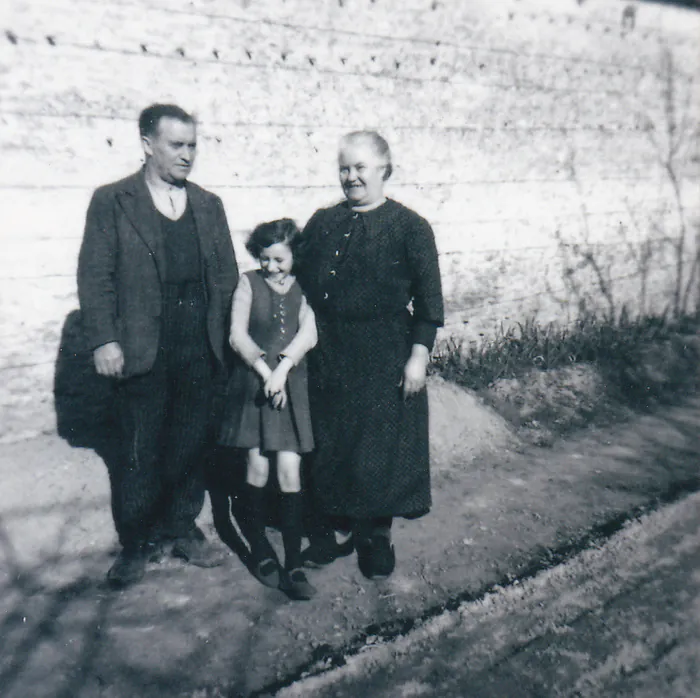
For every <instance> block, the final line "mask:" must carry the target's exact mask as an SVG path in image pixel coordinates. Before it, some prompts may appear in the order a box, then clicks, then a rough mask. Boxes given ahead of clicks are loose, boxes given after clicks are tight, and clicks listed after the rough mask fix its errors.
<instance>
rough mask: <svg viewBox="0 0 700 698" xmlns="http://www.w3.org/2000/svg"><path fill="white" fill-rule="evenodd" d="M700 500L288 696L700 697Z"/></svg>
mask: <svg viewBox="0 0 700 698" xmlns="http://www.w3.org/2000/svg"><path fill="white" fill-rule="evenodd" d="M699 609H700V494H694V495H690V496H688V497H687V498H685V499H683V500H681V501H680V502H677V503H675V504H672V505H669V506H667V507H666V508H664V509H661V510H660V511H657V512H654V513H653V514H651V515H648V516H645V517H643V518H642V519H641V520H640V521H635V522H633V523H631V524H630V525H629V526H626V527H625V528H624V530H622V531H621V532H619V533H617V534H616V535H614V536H613V537H612V538H611V539H609V540H608V541H606V542H605V544H604V545H603V546H601V547H594V548H590V549H588V550H586V551H585V552H583V553H580V554H579V555H577V556H575V557H574V558H573V559H572V560H570V561H569V562H567V563H564V564H561V565H558V566H556V567H554V568H552V569H550V570H546V571H544V572H541V573H540V574H538V575H536V576H535V577H533V578H531V579H528V580H526V581H525V582H524V583H522V584H515V585H511V586H509V587H508V588H506V589H501V590H497V591H494V592H492V593H489V594H487V595H485V597H483V598H482V599H479V600H478V601H475V602H470V603H464V604H462V605H461V606H460V607H459V608H458V609H457V610H455V611H448V612H445V613H444V614H441V615H440V616H438V617H437V618H435V619H432V620H431V621H429V622H427V623H426V624H424V625H423V626H422V627H420V628H417V629H416V630H414V631H413V632H411V633H409V634H408V635H407V636H405V637H402V638H399V639H397V640H394V641H392V642H388V643H386V644H381V643H376V644H368V645H367V647H366V648H365V651H363V652H361V653H359V654H357V655H355V656H353V657H350V658H348V661H347V664H346V665H345V666H343V667H342V668H339V669H336V670H334V671H330V672H327V673H325V674H323V675H321V676H317V677H314V678H311V679H307V680H301V681H299V682H298V683H296V684H295V685H293V686H291V687H289V688H288V689H283V690H282V691H280V692H279V693H278V694H277V695H278V698H355V697H356V696H372V698H399V697H404V696H421V698H465V696H469V698H493V697H494V696H508V698H549V697H554V696H577V697H578V698H598V697H599V696H619V697H620V698H623V697H625V696H636V697H637V698H657V697H658V696H662V695H663V696H665V698H695V697H696V696H697V695H698V687H700V663H699V662H698V657H700V623H698V610H699Z"/></svg>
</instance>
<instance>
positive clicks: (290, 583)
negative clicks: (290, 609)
mask: <svg viewBox="0 0 700 698" xmlns="http://www.w3.org/2000/svg"><path fill="white" fill-rule="evenodd" d="M279 588H280V590H281V591H283V592H284V593H285V594H286V595H287V596H288V597H289V598H290V599H294V600H295V601H308V600H309V599H312V598H313V597H314V596H315V595H316V587H314V586H313V585H312V584H311V583H310V582H309V580H308V579H307V578H306V574H304V570H302V569H295V570H289V572H287V570H282V572H281V574H280V583H279Z"/></svg>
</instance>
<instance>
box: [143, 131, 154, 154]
mask: <svg viewBox="0 0 700 698" xmlns="http://www.w3.org/2000/svg"><path fill="white" fill-rule="evenodd" d="M141 145H142V146H143V152H144V153H146V155H153V146H152V145H151V138H150V136H141Z"/></svg>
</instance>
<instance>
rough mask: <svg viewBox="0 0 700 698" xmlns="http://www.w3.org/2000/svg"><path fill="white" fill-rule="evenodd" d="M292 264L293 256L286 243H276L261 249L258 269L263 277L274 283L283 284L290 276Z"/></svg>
mask: <svg viewBox="0 0 700 698" xmlns="http://www.w3.org/2000/svg"><path fill="white" fill-rule="evenodd" d="M293 264H294V255H292V250H291V249H290V247H289V245H288V244H287V243H286V242H276V243H274V244H273V245H270V246H269V247H263V249H262V250H261V252H260V268H261V269H262V270H263V273H264V274H265V277H266V278H267V279H269V280H270V281H272V282H274V283H278V284H281V283H283V282H284V280H285V279H286V278H287V277H288V276H289V274H291V272H292V266H293Z"/></svg>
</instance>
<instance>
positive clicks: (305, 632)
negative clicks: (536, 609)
mask: <svg viewBox="0 0 700 698" xmlns="http://www.w3.org/2000/svg"><path fill="white" fill-rule="evenodd" d="M430 399H431V407H432V410H433V414H432V425H431V428H432V431H433V443H432V444H431V448H432V451H433V458H434V462H435V468H434V477H433V482H434V488H433V493H434V508H433V511H432V512H431V513H430V514H429V515H428V516H426V517H424V518H423V519H420V520H418V521H412V522H405V521H399V522H397V525H396V527H395V529H396V530H395V543H396V548H397V556H398V566H397V570H396V572H395V574H394V575H393V576H392V577H390V578H389V579H388V580H386V581H384V582H380V583H373V582H369V581H367V580H365V579H364V578H363V577H362V576H361V574H360V573H359V571H358V570H357V566H356V563H355V560H354V558H353V557H349V558H345V559H342V560H339V561H338V562H336V563H335V564H334V565H332V566H330V567H329V568H327V569H324V570H320V571H318V572H316V573H313V579H312V581H313V583H314V584H315V585H316V586H317V587H318V589H319V596H318V597H317V599H315V600H314V601H312V602H310V603H299V602H292V601H290V600H289V599H287V597H286V596H284V595H283V594H282V593H280V592H277V591H275V590H270V589H266V588H264V587H261V586H260V585H259V584H258V583H257V582H256V581H255V580H254V579H253V578H252V577H251V576H250V575H249V574H248V572H247V570H246V569H245V567H244V566H243V564H242V563H241V562H240V560H239V559H238V557H237V556H236V555H234V554H231V556H230V558H229V560H228V562H227V564H226V565H225V566H223V567H221V568H217V569H213V570H200V569H196V568H191V567H187V566H184V565H182V564H180V563H179V562H177V561H174V560H168V561H166V562H165V563H163V564H160V565H156V564H153V565H152V566H151V568H150V569H149V573H148V575H147V577H146V579H145V580H144V582H143V583H141V584H139V585H137V586H135V587H133V588H131V589H128V590H126V591H124V592H120V593H113V592H108V591H106V590H104V589H103V588H102V586H101V584H102V579H103V576H104V572H105V571H106V569H107V568H108V566H109V564H110V561H111V556H112V555H113V554H114V546H115V539H114V533H113V526H112V522H111V519H110V514H109V478H108V474H107V470H106V468H105V466H104V464H103V462H102V460H101V459H100V458H99V457H98V456H97V455H96V454H95V452H93V451H92V450H88V449H84V448H73V447H70V446H69V445H68V444H67V443H66V442H64V441H62V440H60V439H59V438H58V437H56V436H45V437H41V438H37V439H33V440H31V441H25V442H19V443H14V444H6V445H4V446H2V447H1V448H0V477H2V482H3V489H2V494H1V495H0V555H1V556H2V566H1V567H0V570H1V571H0V588H1V591H0V636H2V638H3V643H2V650H0V685H2V686H3V698H25V697H26V696H28V695H31V696H32V697H33V698H41V697H43V696H46V697H49V696H51V697H55V696H60V697H61V698H64V697H65V698H92V697H95V698H97V697H98V696H99V697H100V698H121V697H122V696H123V697H125V698H126V697H127V696H128V697H131V696H136V695H138V696H139V697H140V698H156V697H160V696H168V697H169V698H173V697H174V698H178V697H183V698H184V697H185V696H186V697H187V698H192V697H193V696H197V697H198V698H207V697H213V696H253V695H272V694H274V692H275V691H276V690H277V688H279V687H281V686H284V685H287V684H289V683H290V682H291V681H293V679H294V677H296V676H298V675H299V674H300V673H302V672H308V671H318V670H322V669H323V668H324V667H325V666H327V665H328V664H329V663H331V662H332V661H333V657H336V656H340V655H342V654H343V653H344V652H345V651H347V650H348V649H352V648H358V647H361V646H362V645H363V644H371V643H373V642H375V641H376V638H378V637H380V636H381V635H382V634H387V633H395V632H399V631H401V630H402V629H406V628H408V627H410V626H411V625H412V624H413V623H414V622H415V619H417V618H422V617H426V615H429V614H431V613H435V612H438V611H439V609H442V608H445V607H446V605H449V604H450V603H453V602H454V600H455V599H459V598H463V597H464V595H465V594H466V595H473V596H478V595H479V594H481V593H483V591H484V590H485V589H488V588H492V587H493V585H494V584H503V583H507V582H508V580H511V579H514V578H516V577H518V576H519V575H522V574H524V573H527V571H528V570H530V569H532V565H533V564H543V565H546V564H547V561H548V560H551V559H552V557H553V556H554V555H555V554H556V551H559V550H562V549H566V548H567V547H568V548H573V547H575V545H576V542H577V541H583V540H585V539H586V537H587V535H588V534H589V532H590V531H591V530H592V529H594V528H596V527H600V526H601V525H604V524H605V523H606V522H609V521H614V520H616V519H619V518H620V517H624V516H625V515H627V514H628V513H629V512H630V511H633V510H637V509H638V508H639V507H643V506H645V505H648V504H649V503H650V502H653V501H655V500H656V499H657V498H659V497H663V496H669V493H672V492H675V491H678V490H680V489H682V488H694V487H697V486H698V484H699V482H700V480H699V475H700V473H699V472H698V463H699V462H700V444H699V443H698V434H699V433H700V399H697V398H693V399H690V400H688V401H687V402H686V403H685V404H683V405H682V406H677V407H673V408H667V409H664V410H663V411H658V412H656V413H653V414H648V415H644V416H642V417H639V418H636V419H635V420H634V421H631V422H628V423H625V424H618V425H616V426H613V427H610V428H601V427H593V428H589V429H587V430H584V431H583V432H581V433H580V434H578V435H577V436H576V437H575V438H572V439H570V440H567V441H560V442H555V443H554V444H553V445H552V447H551V448H550V449H539V448H535V447H533V446H530V445H527V444H524V443H523V442H522V441H521V440H520V439H518V438H517V436H516V434H515V433H514V431H513V429H512V427H511V426H510V425H509V424H508V423H506V421H505V420H503V419H502V418H501V417H499V415H497V414H496V413H495V412H494V411H493V410H492V409H490V408H488V407H486V406H485V405H484V404H483V402H482V400H480V399H479V398H478V397H477V396H475V395H473V394H470V393H468V392H466V391H462V390H461V389H459V388H456V387H455V386H452V385H449V384H445V383H444V382H440V381H436V380H433V381H432V382H431V387H430ZM234 479H235V478H234ZM201 523H202V525H203V527H204V528H205V530H206V531H207V532H208V533H209V534H210V535H212V537H214V533H213V522H212V517H211V513H210V511H209V508H208V507H207V509H206V511H205V513H204V515H203V517H202V521H201ZM273 542H274V543H275V544H276V545H279V544H280V540H279V537H278V536H277V535H276V534H273ZM218 544H219V545H222V547H223V543H220V542H218Z"/></svg>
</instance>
